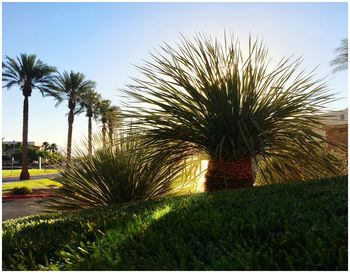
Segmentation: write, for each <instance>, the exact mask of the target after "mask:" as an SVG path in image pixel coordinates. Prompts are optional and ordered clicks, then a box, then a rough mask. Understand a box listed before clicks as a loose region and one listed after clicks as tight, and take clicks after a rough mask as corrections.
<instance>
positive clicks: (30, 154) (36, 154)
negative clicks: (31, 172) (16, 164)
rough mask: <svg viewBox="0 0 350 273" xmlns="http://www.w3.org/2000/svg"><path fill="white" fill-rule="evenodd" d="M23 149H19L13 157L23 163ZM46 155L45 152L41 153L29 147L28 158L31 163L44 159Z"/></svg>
mask: <svg viewBox="0 0 350 273" xmlns="http://www.w3.org/2000/svg"><path fill="white" fill-rule="evenodd" d="M22 149H23V148H22V147H19V148H18V149H16V151H15V152H14V153H13V155H12V156H13V157H14V159H15V160H18V161H20V162H21V161H22ZM44 155H45V153H44V151H40V150H38V149H36V148H33V147H31V146H29V147H28V158H29V160H30V161H34V160H39V157H40V156H41V157H44Z"/></svg>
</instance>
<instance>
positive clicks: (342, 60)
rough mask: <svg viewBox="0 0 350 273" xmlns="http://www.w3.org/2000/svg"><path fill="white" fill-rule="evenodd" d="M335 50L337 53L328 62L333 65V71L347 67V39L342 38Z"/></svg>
mask: <svg viewBox="0 0 350 273" xmlns="http://www.w3.org/2000/svg"><path fill="white" fill-rule="evenodd" d="M335 51H336V52H337V53H338V55H337V56H336V57H335V58H334V59H333V60H332V61H331V62H330V65H331V66H333V72H334V73H335V72H339V71H342V70H346V69H348V39H347V38H346V39H343V40H342V42H341V46H340V47H338V48H337V49H336V50H335Z"/></svg>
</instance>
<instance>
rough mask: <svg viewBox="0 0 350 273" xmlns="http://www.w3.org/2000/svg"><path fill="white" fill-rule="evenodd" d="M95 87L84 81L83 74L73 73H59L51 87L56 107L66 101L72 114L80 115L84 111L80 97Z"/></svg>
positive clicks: (92, 83) (92, 82)
mask: <svg viewBox="0 0 350 273" xmlns="http://www.w3.org/2000/svg"><path fill="white" fill-rule="evenodd" d="M95 85H96V83H95V82H94V81H90V80H86V79H85V75H84V74H83V73H80V72H74V71H71V72H70V73H68V72H67V71H64V72H63V73H62V74H60V73H59V74H58V75H57V76H56V77H55V78H54V84H53V85H52V86H51V88H52V89H53V90H54V94H55V98H56V100H57V103H56V106H58V105H60V104H61V103H62V102H63V101H67V102H68V108H69V109H73V110H74V111H75V112H74V114H79V113H81V112H82V111H83V110H84V109H83V107H82V105H81V104H80V103H81V101H82V96H83V94H84V93H85V92H87V91H88V90H91V89H94V88H95ZM76 107H77V108H76Z"/></svg>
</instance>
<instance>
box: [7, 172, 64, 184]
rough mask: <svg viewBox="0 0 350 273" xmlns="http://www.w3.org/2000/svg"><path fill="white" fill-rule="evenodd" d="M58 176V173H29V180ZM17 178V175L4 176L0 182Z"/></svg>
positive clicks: (16, 179) (12, 180)
mask: <svg viewBox="0 0 350 273" xmlns="http://www.w3.org/2000/svg"><path fill="white" fill-rule="evenodd" d="M57 177H59V174H58V173H49V174H41V175H31V176H30V180H35V179H44V178H48V179H54V178H57ZM18 181H20V180H19V176H17V177H6V178H3V179H2V182H18Z"/></svg>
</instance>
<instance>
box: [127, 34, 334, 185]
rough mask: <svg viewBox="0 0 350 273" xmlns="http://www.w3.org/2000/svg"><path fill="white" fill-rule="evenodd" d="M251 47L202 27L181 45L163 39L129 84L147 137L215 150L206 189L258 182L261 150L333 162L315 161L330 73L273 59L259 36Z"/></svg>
mask: <svg viewBox="0 0 350 273" xmlns="http://www.w3.org/2000/svg"><path fill="white" fill-rule="evenodd" d="M246 51H247V52H246V54H244V52H243V51H242V50H241V49H240V47H239V44H238V42H237V40H235V39H234V38H232V37H230V38H229V37H227V36H226V35H225V37H224V41H223V43H220V42H219V41H218V40H217V39H213V38H211V37H209V36H206V35H203V34H200V35H197V36H196V37H195V38H194V41H191V40H189V39H188V38H185V37H182V39H181V43H180V44H179V45H178V46H177V48H174V47H171V46H170V45H168V44H165V45H164V46H162V47H161V52H160V53H159V52H157V53H156V54H152V57H153V61H150V62H147V63H146V64H145V65H144V66H142V67H139V69H140V70H141V72H142V73H143V76H144V78H143V79H134V83H133V84H130V85H129V86H128V88H127V90H125V92H126V93H127V94H128V95H130V96H131V97H133V98H134V99H136V100H135V101H134V102H135V103H136V105H135V104H134V105H135V106H136V107H134V108H130V107H129V109H126V110H125V111H126V112H127V113H128V116H129V117H132V118H133V121H134V122H135V124H138V125H140V126H141V127H144V128H146V129H148V135H147V138H148V141H147V143H151V144H152V145H153V144H157V145H158V146H159V147H160V149H163V151H165V150H166V149H168V150H167V152H168V153H174V151H173V148H172V147H178V145H181V146H182V148H183V149H184V150H186V152H187V154H195V153H204V154H206V155H207V156H208V157H209V164H208V170H207V173H206V182H205V185H206V190H207V191H215V190H221V189H227V188H241V187H252V186H253V183H254V177H255V173H256V170H257V169H258V168H259V166H258V165H257V162H256V158H257V156H259V158H260V159H259V161H260V162H264V161H265V162H266V163H267V164H268V163H269V159H271V157H274V158H277V159H278V158H281V159H282V158H283V159H284V160H287V161H288V160H290V162H292V160H294V161H298V162H300V163H303V164H306V163H307V164H308V165H313V166H312V168H311V169H312V170H315V169H316V170H317V169H319V168H323V167H324V166H325V165H327V162H325V161H323V160H321V159H317V160H316V161H314V162H313V161H310V158H312V159H314V157H310V154H312V151H313V150H314V149H315V148H319V147H320V144H319V142H320V141H324V139H323V137H322V136H321V135H320V134H318V133H316V130H317V129H320V128H321V127H322V124H321V123H320V121H319V118H318V114H320V113H322V110H324V107H325V106H326V105H327V103H328V102H329V101H330V100H331V99H332V96H331V95H329V93H328V90H327V87H326V84H325V82H324V80H318V79H314V75H312V74H311V73H310V74H307V73H305V72H304V70H302V71H300V66H301V64H302V60H301V59H300V58H299V59H292V58H283V59H282V60H280V62H279V63H278V64H277V65H275V66H271V65H270V64H269V63H270V60H269V58H268V50H267V48H266V47H265V46H264V45H263V43H262V42H260V41H258V40H255V41H253V40H252V39H251V38H250V39H249V43H248V46H247V48H246ZM140 103H141V104H140ZM134 105H133V106H134ZM291 143H293V144H292V145H291ZM170 144H172V145H170ZM177 150H178V149H176V150H175V151H177ZM182 152H183V151H182ZM253 162H255V163H256V164H253ZM307 164H306V165H307ZM311 169H310V171H311ZM283 172H284V171H283V170H281V175H282V176H283V175H284V174H283Z"/></svg>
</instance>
